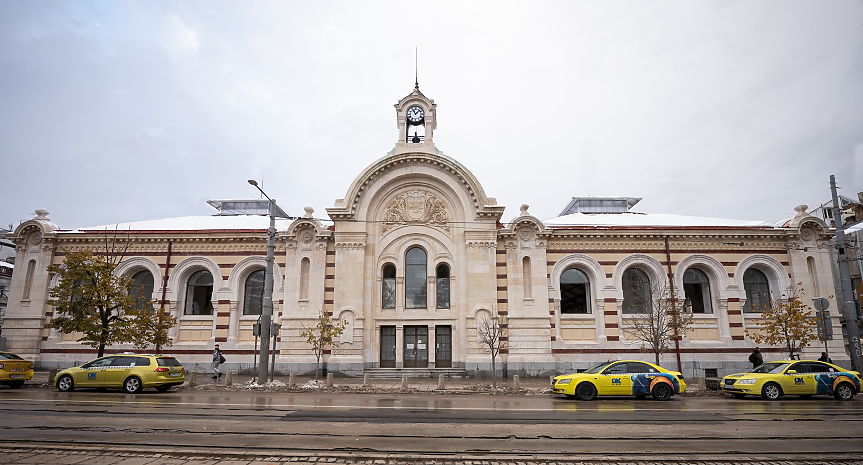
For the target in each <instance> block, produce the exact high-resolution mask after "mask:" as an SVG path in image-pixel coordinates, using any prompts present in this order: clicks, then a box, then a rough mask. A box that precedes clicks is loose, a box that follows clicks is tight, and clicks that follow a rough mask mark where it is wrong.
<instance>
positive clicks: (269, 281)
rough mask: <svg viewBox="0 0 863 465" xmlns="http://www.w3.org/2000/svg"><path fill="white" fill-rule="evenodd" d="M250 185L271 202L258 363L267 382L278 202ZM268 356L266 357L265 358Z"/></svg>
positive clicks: (250, 180) (260, 375) (255, 184)
mask: <svg viewBox="0 0 863 465" xmlns="http://www.w3.org/2000/svg"><path fill="white" fill-rule="evenodd" d="M249 184H251V185H253V186H255V187H257V188H258V190H259V191H261V194H263V195H264V197H266V198H267V200H269V201H270V227H269V229H267V270H266V271H265V272H264V302H263V306H262V308H261V358H260V360H259V361H258V380H259V381H260V380H264V382H266V380H267V368H268V367H267V361H268V360H267V359H268V358H269V355H270V322H271V319H272V316H273V261H274V259H275V255H276V201H275V200H273V199H271V198H270V196H268V195H267V193H266V192H264V190H263V189H261V187H260V186H258V182H257V181H255V180H254V179H249ZM264 354H266V356H264Z"/></svg>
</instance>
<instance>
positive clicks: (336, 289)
mask: <svg viewBox="0 0 863 465" xmlns="http://www.w3.org/2000/svg"><path fill="white" fill-rule="evenodd" d="M396 115H397V123H398V129H399V139H398V142H397V143H396V145H395V148H394V149H393V150H392V151H391V152H389V153H388V154H387V155H386V156H385V157H383V158H381V159H379V160H377V161H376V162H374V163H373V164H371V165H370V166H369V167H368V168H366V169H365V170H364V171H363V172H362V173H360V174H359V175H358V176H357V177H356V179H355V180H354V182H353V183H352V184H351V185H350V186H349V187H348V188H347V191H346V194H345V196H344V198H342V199H338V200H336V201H335V203H334V205H333V206H332V207H330V208H327V209H326V213H327V215H328V217H329V220H328V221H320V220H317V219H315V218H314V211H313V210H312V209H311V208H308V207H307V209H306V214H305V215H304V216H303V217H302V218H299V219H296V220H280V221H279V222H278V224H277V229H278V233H277V248H276V267H275V283H276V284H275V286H274V292H275V294H274V299H273V300H274V302H275V303H276V305H275V307H276V308H275V315H274V321H275V322H277V323H278V324H279V325H280V328H281V329H280V335H279V337H278V340H277V344H276V349H277V354H276V370H277V371H279V372H289V371H293V372H299V373H304V372H308V371H311V370H314V364H315V358H314V355H313V354H312V351H311V349H310V347H309V346H308V345H307V344H306V343H305V340H304V338H302V337H300V333H301V332H302V331H303V328H304V327H310V326H312V325H314V323H315V319H316V317H317V315H318V312H319V311H320V310H321V309H323V310H324V311H326V312H329V313H330V314H331V315H332V316H333V318H334V319H336V320H339V321H345V322H346V324H347V327H346V328H347V329H346V330H345V332H344V334H343V335H342V336H341V338H340V345H339V347H337V348H334V349H333V350H331V351H330V353H328V354H326V355H325V359H326V361H327V366H328V368H329V370H330V371H335V372H340V373H344V374H347V375H352V376H356V375H361V374H362V373H364V372H368V371H370V370H381V371H387V370H389V371H391V372H393V373H397V372H403V371H405V370H415V371H416V372H417V373H419V371H420V370H421V371H422V372H423V373H426V374H431V373H435V372H451V373H454V374H462V375H474V374H488V373H489V369H490V366H491V360H490V357H489V355H488V353H487V350H483V347H482V345H481V344H480V343H479V341H478V337H477V324H478V322H479V321H482V320H483V319H485V318H490V319H493V320H496V321H498V322H499V323H500V324H501V325H502V327H503V328H505V329H506V330H507V332H508V342H509V349H508V350H506V351H504V352H503V353H502V354H501V356H500V359H499V360H498V366H499V367H505V368H503V369H505V370H506V371H507V374H510V375H511V374H520V375H522V376H524V375H527V376H536V375H548V374H553V373H561V372H564V371H570V370H575V369H583V368H587V367H588V366H591V365H592V364H594V363H597V362H600V361H605V360H608V359H610V358H611V359H613V358H617V357H619V358H636V359H643V360H648V361H652V358H653V356H652V354H651V353H648V352H645V351H644V350H643V349H642V345H641V344H640V343H637V342H634V341H632V340H629V339H628V337H627V333H626V328H625V326H626V325H625V322H626V318H627V317H628V316H629V315H630V314H631V312H632V310H633V308H632V305H631V302H632V299H633V296H632V294H633V293H634V292H641V291H639V289H641V290H642V291H643V290H644V289H650V288H652V287H655V286H656V285H657V284H661V283H665V286H667V287H673V288H674V289H676V290H677V292H678V293H679V295H681V296H685V297H686V298H687V299H688V302H689V307H688V308H689V309H690V311H692V312H693V319H694V323H693V325H692V326H691V327H690V329H689V331H687V334H686V335H685V337H683V338H682V340H680V341H679V344H678V346H679V347H676V348H672V349H671V350H670V351H669V352H668V353H666V354H665V355H663V358H662V364H663V365H665V366H666V367H668V368H672V369H676V368H677V363H678V360H680V366H681V368H682V370H683V372H684V374H685V375H686V376H704V375H705V373H706V372H705V370H715V372H716V373H717V374H718V375H720V376H721V375H722V374H725V373H728V372H731V371H736V370H739V369H740V368H743V367H745V366H747V364H748V362H746V359H747V356H748V354H749V352H750V351H751V350H752V348H753V347H754V346H755V344H753V342H752V341H751V340H749V339H748V338H747V337H746V335H745V330H746V329H750V330H752V329H753V328H754V325H755V323H756V322H757V321H758V320H759V318H760V312H759V311H758V308H759V305H758V302H763V301H764V299H765V298H769V295H770V293H771V292H772V293H773V294H774V295H777V296H778V295H781V294H782V293H784V292H787V291H788V289H789V288H790V287H791V286H792V284H793V283H801V287H803V288H804V289H805V291H806V295H805V299H806V300H808V299H814V298H817V297H826V298H829V299H830V303H831V306H832V307H833V308H836V302H835V298H834V297H833V296H832V294H833V292H832V277H831V271H830V270H831V265H830V254H829V251H828V249H827V247H828V241H829V239H830V238H831V237H832V232H831V230H830V229H829V228H828V227H827V225H826V224H825V223H824V221H823V220H822V219H820V218H816V217H813V216H811V215H809V214H807V213H806V207H805V206H799V207H797V208H796V212H797V213H796V215H795V216H794V217H793V219H791V220H789V221H787V222H785V223H783V224H781V225H778V226H777V225H772V224H768V223H762V222H742V221H733V220H718V219H711V218H691V217H681V216H675V215H645V214H636V213H632V212H630V211H629V208H630V207H631V206H632V205H634V203H633V202H637V200H638V199H624V201H625V202H626V206H625V207H624V208H622V209H621V210H613V211H614V213H603V212H601V211H598V210H591V211H590V212H589V213H584V210H581V211H577V209H576V210H573V208H575V207H573V205H575V203H573V202H571V203H570V205H568V206H567V209H565V211H564V212H563V213H567V214H562V216H560V217H558V218H553V219H549V220H545V221H542V220H540V219H538V218H535V217H534V216H532V215H531V214H530V213H529V208H528V206H527V205H523V206H521V208H520V213H519V214H518V215H517V216H516V217H515V218H513V219H512V220H510V221H509V222H508V223H507V224H505V225H504V224H502V223H501V219H502V217H503V214H504V209H505V207H504V206H500V205H497V202H496V200H495V199H494V198H493V197H489V196H488V195H487V194H486V192H485V190H484V189H483V187H482V185H481V184H480V182H479V180H478V179H477V178H476V177H475V176H474V175H473V174H472V173H471V172H470V171H469V170H468V169H467V168H466V167H464V166H463V165H461V164H460V163H458V162H457V161H456V160H454V159H453V158H450V157H448V156H446V155H444V154H443V153H442V152H440V151H439V150H438V149H437V148H436V147H435V145H434V140H433V135H434V131H435V130H436V128H437V120H436V116H437V115H436V106H435V103H434V101H433V100H431V99H429V98H427V97H425V96H424V95H423V94H422V93H421V92H420V91H419V89H418V88H415V89H414V90H413V92H411V93H410V94H409V95H408V96H406V97H405V98H403V99H402V100H400V101H399V102H398V103H397V104H396ZM574 200H575V199H574ZM603 201H608V202H613V199H603ZM588 203H590V202H587V201H583V202H582V204H583V205H587V204H588ZM596 205H605V204H596ZM609 205H610V204H609ZM594 207H595V206H594ZM594 207H591V208H594ZM596 208H600V207H596ZM573 211H575V212H574V213H573ZM267 221H268V219H267V218H266V217H265V216H260V215H240V216H213V217H198V218H184V219H170V220H156V221H148V222H140V223H133V224H130V225H120V226H119V227H118V229H119V230H123V231H127V230H128V231H129V232H128V234H125V235H124V237H122V238H118V240H119V241H123V242H124V244H125V242H126V241H128V242H131V245H130V246H129V249H128V251H127V252H126V256H127V257H129V258H126V259H125V260H124V261H123V262H122V263H121V265H120V266H119V267H118V268H117V270H116V272H117V273H120V274H127V275H129V276H133V277H134V278H135V281H136V283H140V284H141V286H142V289H146V292H147V293H148V295H149V296H150V297H151V298H152V300H153V301H155V305H156V307H157V308H162V309H163V310H164V311H166V312H170V313H171V314H172V315H174V316H176V317H177V318H178V319H179V323H178V325H177V326H176V327H174V328H173V329H172V330H171V333H170V335H171V337H172V338H173V345H172V346H170V347H167V348H165V349H164V350H163V352H164V353H170V354H174V355H176V356H177V357H179V358H180V359H181V361H183V363H184V364H185V365H187V366H193V365H195V364H198V363H200V364H205V363H207V362H208V361H209V360H210V354H211V351H212V346H213V344H214V343H219V344H220V345H221V348H222V350H223V351H224V352H225V353H226V356H227V357H228V359H229V368H233V369H236V370H240V371H242V370H249V371H251V370H252V365H253V356H254V337H253V336H252V325H253V324H254V323H255V322H256V321H257V319H258V315H259V313H260V292H261V291H260V290H259V289H261V288H262V287H261V286H262V274H263V271H262V270H263V269H264V267H265V258H264V257H265V254H266V239H267V235H266V227H267ZM7 238H8V239H10V240H11V241H13V242H14V243H15V244H16V247H17V256H16V260H15V263H16V267H15V271H14V275H13V278H12V285H11V290H10V295H9V308H8V310H7V314H6V322H5V325H4V328H3V335H4V336H5V337H6V338H7V347H8V348H9V349H10V350H12V351H16V352H18V353H20V354H21V355H22V356H26V357H30V358H32V359H34V360H35V361H36V362H37V364H38V365H39V366H42V367H53V366H69V365H71V364H73V363H80V362H84V361H86V360H89V359H92V358H93V357H94V354H95V350H94V349H91V348H89V347H86V346H83V345H81V344H79V343H77V342H76V339H77V337H76V336H75V335H73V334H62V333H59V332H58V331H56V330H54V329H51V326H50V320H51V318H52V317H53V316H54V313H53V312H54V310H53V309H52V308H51V306H49V305H48V304H47V300H48V293H49V290H50V289H51V287H52V286H55V285H56V284H57V283H56V281H52V277H51V276H49V275H48V273H47V271H46V269H47V267H48V266H49V265H50V264H52V263H56V264H59V263H62V261H63V256H64V254H65V253H66V251H68V250H75V249H79V248H93V249H94V250H97V251H98V250H99V249H98V248H99V247H100V245H101V246H102V247H103V248H104V239H105V237H104V230H103V229H102V228H91V229H81V230H75V231H63V230H61V229H59V228H58V226H56V225H54V224H52V223H51V221H50V219H49V218H48V212H47V211H45V210H39V211H37V216H36V217H35V218H34V219H32V220H30V221H27V222H25V223H23V224H21V225H20V226H19V227H18V228H16V230H15V231H14V232H12V233H10V234H8V235H7ZM148 283H149V284H148ZM765 296H767V297H765ZM833 324H834V326H835V329H834V332H835V333H836V334H841V328H840V327H839V323H838V318H837V319H834V321H833ZM828 346H829V347H830V351H831V357H832V358H833V359H834V360H835V361H837V362H838V363H840V364H845V365H848V356H847V355H846V354H845V353H844V348H843V347H842V341H841V340H837V341H830V342H829V343H828ZM124 350H129V348H128V347H123V346H115V347H110V348H109V352H113V351H124ZM821 350H823V345H819V344H818V343H815V344H813V345H812V346H810V347H807V348H806V349H804V351H803V354H802V356H803V357H804V358H807V357H811V358H817V357H818V354H819V353H820V351H821ZM762 351H763V352H765V358H767V359H770V358H784V357H787V354H784V349H783V348H764V347H762ZM708 373H709V372H708Z"/></svg>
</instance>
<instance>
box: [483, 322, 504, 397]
mask: <svg viewBox="0 0 863 465" xmlns="http://www.w3.org/2000/svg"><path fill="white" fill-rule="evenodd" d="M476 336H477V339H478V342H479V343H480V344H482V346H483V350H485V349H488V352H489V353H490V354H491V384H492V386H494V387H497V370H496V369H495V359H496V358H497V356H498V354H500V353H501V351H504V352H506V351H508V350H509V347H510V346H509V328H508V327H507V326H506V325H504V324H501V322H500V315H497V314H495V315H494V316H492V317H489V316H483V317H482V318H480V319H479V321H477V324H476Z"/></svg>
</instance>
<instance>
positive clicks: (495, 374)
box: [491, 355, 497, 388]
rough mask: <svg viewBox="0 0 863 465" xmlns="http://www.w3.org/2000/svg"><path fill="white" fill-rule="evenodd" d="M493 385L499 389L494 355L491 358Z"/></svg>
mask: <svg viewBox="0 0 863 465" xmlns="http://www.w3.org/2000/svg"><path fill="white" fill-rule="evenodd" d="M491 385H492V387H494V388H497V370H496V369H495V367H494V355H492V356H491Z"/></svg>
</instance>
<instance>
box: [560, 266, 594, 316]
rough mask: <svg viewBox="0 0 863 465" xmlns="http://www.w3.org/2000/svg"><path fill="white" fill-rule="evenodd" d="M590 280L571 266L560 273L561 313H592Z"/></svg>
mask: <svg viewBox="0 0 863 465" xmlns="http://www.w3.org/2000/svg"><path fill="white" fill-rule="evenodd" d="M589 302H590V280H589V279H587V275H586V274H584V272H583V271H581V270H579V269H577V268H570V269H568V270H566V271H564V272H563V274H562V275H560V313H590V303H589Z"/></svg>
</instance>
